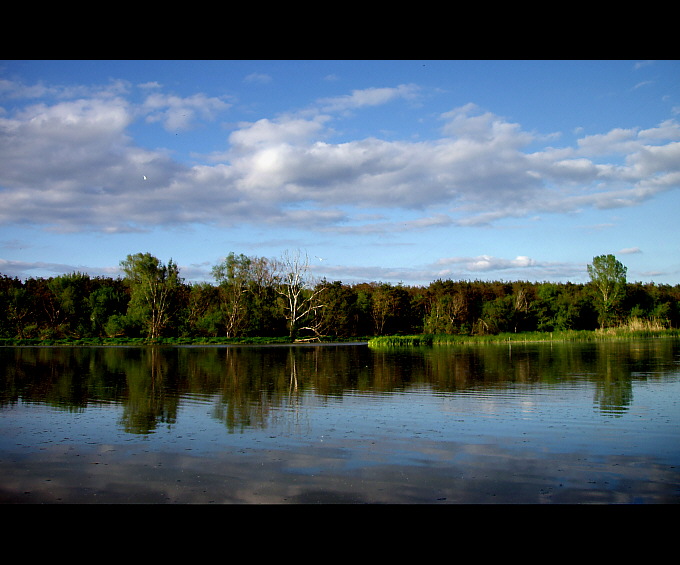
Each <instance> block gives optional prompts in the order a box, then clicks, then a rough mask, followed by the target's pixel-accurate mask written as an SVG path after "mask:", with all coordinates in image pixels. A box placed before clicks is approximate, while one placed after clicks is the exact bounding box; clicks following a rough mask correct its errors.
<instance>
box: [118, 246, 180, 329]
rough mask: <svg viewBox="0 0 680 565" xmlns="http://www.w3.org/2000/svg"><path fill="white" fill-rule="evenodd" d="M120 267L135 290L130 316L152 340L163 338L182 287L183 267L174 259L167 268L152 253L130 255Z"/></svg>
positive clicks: (132, 289) (132, 290) (132, 296)
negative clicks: (162, 333)
mask: <svg viewBox="0 0 680 565" xmlns="http://www.w3.org/2000/svg"><path fill="white" fill-rule="evenodd" d="M120 266H121V268H122V269H123V272H124V273H125V278H126V280H127V281H128V283H129V284H130V287H131V298H130V305H129V308H128V314H131V315H133V316H135V317H138V318H139V319H140V321H141V322H142V323H143V324H144V325H145V326H146V328H147V335H148V336H149V337H150V338H152V339H153V338H157V337H159V336H160V335H161V332H162V331H163V329H164V328H165V327H166V326H167V324H168V322H169V320H170V316H171V314H172V308H173V307H174V304H173V299H174V297H175V294H176V293H177V291H178V289H179V287H180V285H181V279H180V277H179V267H178V266H177V264H176V263H174V262H173V261H172V259H170V261H169V262H168V264H167V265H164V264H163V263H162V262H161V261H160V260H158V259H157V258H156V257H154V256H153V255H151V254H150V253H136V254H134V255H128V256H127V259H125V260H124V261H121V262H120Z"/></svg>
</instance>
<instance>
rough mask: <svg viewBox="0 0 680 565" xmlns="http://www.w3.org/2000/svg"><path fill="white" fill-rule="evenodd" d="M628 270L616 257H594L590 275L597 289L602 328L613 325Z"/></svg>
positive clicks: (589, 268) (589, 267)
mask: <svg viewBox="0 0 680 565" xmlns="http://www.w3.org/2000/svg"><path fill="white" fill-rule="evenodd" d="M627 270H628V269H627V268H626V267H624V266H623V264H622V263H621V262H620V261H618V260H617V259H616V257H614V255H599V256H597V257H593V262H592V264H589V265H588V275H590V280H591V282H592V284H593V286H594V287H595V289H596V294H597V298H598V300H597V306H598V312H599V314H600V316H599V320H600V326H602V327H605V326H607V325H609V324H611V323H612V321H613V319H614V315H615V314H616V309H617V307H618V306H619V304H620V302H621V299H622V298H623V296H624V293H625V289H626V272H627Z"/></svg>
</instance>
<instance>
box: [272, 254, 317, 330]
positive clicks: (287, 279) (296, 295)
mask: <svg viewBox="0 0 680 565" xmlns="http://www.w3.org/2000/svg"><path fill="white" fill-rule="evenodd" d="M275 265H276V269H275V272H276V278H277V282H278V284H277V287H276V288H277V292H278V293H279V295H280V296H281V298H282V300H283V309H284V316H285V317H286V320H287V322H288V335H289V337H290V338H291V339H295V338H296V337H297V334H298V332H299V331H300V330H305V329H306V330H311V331H312V332H314V333H315V334H317V335H318V333H319V322H320V321H319V319H318V317H317V316H316V314H317V313H318V312H319V311H320V310H321V309H322V308H324V304H323V303H322V302H321V300H320V298H321V295H322V294H323V293H324V291H325V290H326V287H325V285H321V284H317V283H316V281H315V280H314V278H313V277H312V276H311V274H310V272H309V257H308V256H307V255H306V254H305V255H302V253H301V252H300V251H297V252H295V253H290V252H288V251H286V252H285V253H284V254H283V255H282V257H281V259H280V260H278V261H276V262H275ZM305 324H306V325H305Z"/></svg>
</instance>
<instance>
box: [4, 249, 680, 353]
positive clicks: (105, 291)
mask: <svg viewBox="0 0 680 565" xmlns="http://www.w3.org/2000/svg"><path fill="white" fill-rule="evenodd" d="M121 267H122V268H123V272H124V276H123V277H118V278H107V277H91V276H89V275H87V274H83V273H78V272H74V273H70V274H65V275H61V276H57V277H50V278H29V279H26V280H20V279H18V278H11V277H8V276H6V275H0V344H5V345H10V344H12V345H14V344H42V345H49V344H76V343H77V344H95V345H96V344H101V345H124V344H141V343H158V344H171V345H172V344H176V345H177V344H228V343H232V344H239V343H290V342H296V341H311V340H318V341H352V340H367V339H368V338H367V337H366V336H370V337H371V338H372V339H371V344H375V345H380V344H383V345H384V344H389V343H393V344H416V343H418V344H421V343H433V344H434V343H460V342H461V341H467V340H471V339H474V340H476V341H509V340H515V339H519V340H524V341H526V340H539V339H540V340H549V339H553V340H554V339H561V340H567V339H596V338H603V337H616V336H624V335H628V336H639V335H676V333H675V332H676V331H677V330H678V329H680V285H675V286H672V285H664V284H655V283H641V282H635V283H630V282H627V281H626V278H625V277H626V268H625V267H624V266H623V265H622V264H621V263H620V262H618V261H617V260H616V258H615V257H613V256H611V255H602V256H600V257H595V258H594V260H593V263H592V265H589V266H588V274H589V275H590V279H591V280H590V282H588V283H584V284H577V283H554V282H529V281H514V282H506V281H454V280H437V281H434V282H432V283H430V284H429V285H426V286H407V285H403V284H391V283H384V282H370V283H357V284H347V283H343V282H341V281H328V280H326V279H321V280H318V279H315V278H314V277H313V276H312V271H311V268H310V264H309V261H308V258H307V257H306V256H305V255H303V254H301V253H299V252H298V253H293V254H290V253H286V254H284V256H283V257H282V258H280V259H267V258H263V257H248V256H245V255H236V254H234V253H230V254H229V255H228V256H227V257H226V258H225V260H224V261H223V262H222V263H220V264H218V265H215V266H214V267H213V270H212V274H213V278H214V282H200V283H187V282H185V281H184V280H183V279H182V277H181V273H180V269H179V267H178V266H177V265H176V264H175V263H173V262H172V261H170V262H169V263H168V264H167V265H166V264H164V263H162V262H161V261H160V260H159V259H158V258H156V257H154V256H153V255H151V254H149V253H137V254H135V255H128V256H127V258H126V259H125V260H123V261H121ZM390 336H391V337H390Z"/></svg>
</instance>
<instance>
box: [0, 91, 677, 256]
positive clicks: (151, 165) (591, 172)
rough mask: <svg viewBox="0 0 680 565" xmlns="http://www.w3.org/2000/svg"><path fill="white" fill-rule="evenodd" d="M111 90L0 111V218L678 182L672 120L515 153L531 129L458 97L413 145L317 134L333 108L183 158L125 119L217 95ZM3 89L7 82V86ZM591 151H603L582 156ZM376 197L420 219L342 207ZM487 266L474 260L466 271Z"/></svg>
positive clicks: (214, 108) (132, 217) (172, 119)
mask: <svg viewBox="0 0 680 565" xmlns="http://www.w3.org/2000/svg"><path fill="white" fill-rule="evenodd" d="M0 86H2V85H0ZM125 87H126V85H124V84H114V83H111V84H109V85H107V87H106V88H105V89H104V88H100V89H98V90H97V92H98V93H99V94H97V95H96V96H92V97H88V98H78V99H76V100H67V101H57V102H55V103H52V104H48V103H46V102H42V103H40V104H34V105H30V106H26V107H25V108H21V109H19V110H17V111H13V112H8V113H6V115H4V116H0V189H1V190H2V192H3V198H2V201H1V202H0V222H2V223H4V224H10V223H12V222H17V223H35V224H48V225H52V226H58V227H59V228H60V229H73V230H77V229H81V228H86V227H87V228H93V227H96V228H98V229H101V230H102V231H106V232H115V231H125V230H138V229H143V228H145V227H150V226H154V225H160V224H166V223H167V224H181V223H195V222H203V223H208V224H224V225H231V224H233V223H235V222H238V223H243V222H248V221H253V222H263V221H268V222H270V223H271V222H274V223H275V222H280V223H290V222H291V221H295V222H296V223H297V225H298V226H299V227H302V228H304V227H309V228H312V229H321V228H324V229H332V228H337V229H338V230H339V231H342V230H344V231H346V232H351V231H355V232H357V231H359V232H360V231H364V232H365V231H380V230H385V229H387V228H388V227H390V228H391V229H423V228H424V227H425V226H433V227H435V226H442V225H450V224H451V223H453V222H455V223H457V224H459V225H468V226H471V225H479V224H483V223H493V222H497V221H500V220H502V219H504V218H512V217H522V216H527V215H534V214H536V213H539V212H554V213H558V212H559V213H564V212H571V211H575V210H579V209H583V208H587V207H596V208H608V207H615V206H631V205H635V204H637V203H640V202H642V201H644V200H645V199H647V198H649V197H651V196H652V195H654V194H656V193H658V192H660V191H664V190H670V189H673V188H678V187H680V165H679V163H680V126H679V125H678V124H677V122H675V121H674V120H667V121H664V122H663V123H661V124H659V126H658V127H655V128H648V129H645V130H633V129H613V130H612V131H610V132H607V133H603V134H601V135H591V136H586V137H583V138H581V139H580V140H579V141H578V144H577V146H576V147H562V148H553V147H546V148H545V149H544V150H542V151H536V152H533V153H527V152H526V151H525V148H526V147H528V145H529V144H530V143H532V142H536V141H537V140H538V137H537V136H535V135H533V134H530V133H528V132H525V131H523V130H522V129H521V126H520V125H519V124H516V123H511V122H508V121H507V120H505V119H503V118H501V117H499V116H496V115H494V114H492V113H491V112H486V111H481V110H480V109H479V108H478V107H477V106H475V105H474V104H467V105H465V106H462V107H460V108H455V109H453V110H451V111H450V112H446V113H445V114H443V115H442V119H443V128H442V137H440V138H439V139H436V140H432V141H420V142H412V141H407V140H398V141H387V140H382V139H379V138H376V137H370V138H365V139H357V140H354V141H349V142H344V143H332V141H331V140H332V133H333V132H332V130H331V129H330V127H331V125H332V124H333V123H334V121H333V120H334V119H335V118H333V117H332V116H331V115H329V114H327V113H326V114H322V113H318V112H308V113H302V114H297V115H281V116H278V117H272V118H262V119H259V120H257V121H254V122H242V123H239V124H237V125H236V127H235V129H234V130H233V131H232V132H231V134H230V135H229V137H228V146H227V147H226V148H225V150H224V151H221V152H219V153H215V154H213V155H212V156H211V157H210V162H209V163H204V164H197V165H195V166H193V167H187V166H184V165H180V164H179V163H177V162H175V161H173V160H172V158H171V157H170V156H169V154H167V153H165V152H163V151H159V150H153V151H152V150H148V149H144V148H141V147H138V146H136V145H135V144H134V143H133V141H132V140H131V139H130V137H129V126H130V125H131V124H132V123H133V121H134V120H135V119H136V118H138V117H140V116H142V117H146V119H147V120H148V121H152V122H153V121H160V122H162V123H163V124H164V126H165V127H166V128H168V129H170V130H172V129H182V128H186V127H189V126H190V125H191V124H192V123H195V121H196V120H198V119H202V120H214V119H216V118H217V117H218V116H219V115H220V114H221V113H222V112H225V111H227V110H228V109H229V108H230V105H229V103H228V102H226V101H225V100H223V99H221V98H216V97H208V96H205V95H202V94H196V95H194V96H188V97H178V96H171V95H166V94H163V93H162V92H154V93H153V94H151V95H149V96H147V97H146V99H145V100H144V101H143V103H142V104H141V105H139V106H135V105H133V104H132V103H131V102H130V101H128V100H127V99H126V98H124V97H123V96H122V95H118V96H113V95H112V94H113V93H114V92H124V89H125ZM42 88H43V90H44V89H45V88H46V87H42ZM4 89H5V91H11V92H13V93H16V92H18V90H17V89H18V87H17V85H15V84H14V85H12V84H7V83H5V84H4ZM12 89H14V90H12ZM102 92H106V96H104V95H102V94H101V93H102ZM25 94H26V92H24V95H25ZM417 95H418V89H417V88H416V87H414V86H413V85H401V86H398V87H396V88H375V89H365V90H361V91H353V92H352V93H351V94H349V95H347V96H340V97H334V98H327V99H324V100H321V101H319V102H318V106H317V110H323V111H324V112H331V111H332V112H342V111H345V110H348V109H359V108H368V107H371V106H376V105H380V104H385V103H388V102H391V101H395V100H398V99H402V100H412V99H414V97H416V96H417ZM606 156H610V157H611V159H610V160H608V161H605V162H602V161H601V160H600V161H596V160H595V158H598V159H602V158H603V157H606ZM144 175H145V176H147V177H148V179H149V180H148V181H146V182H142V178H143V176H144ZM303 205H304V206H306V207H308V211H302V210H301V208H300V207H301V206H303ZM390 209H391V210H408V211H410V212H415V213H417V214H420V218H416V219H411V220H409V221H406V222H399V221H398V220H393V219H390V220H388V221H387V222H384V223H380V222H377V223H373V224H362V223H361V222H358V221H357V218H358V216H354V217H353V216H352V214H353V213H357V214H358V213H359V212H361V211H362V210H363V211H376V210H380V211H385V210H390ZM349 210H352V211H351V212H350V211H349ZM491 264H493V265H498V264H499V263H497V262H493V263H491ZM491 264H487V263H485V262H484V260H483V259H482V260H480V262H479V263H478V264H477V267H476V268H478V269H482V268H485V267H487V268H488V265H491ZM513 266H514V267H519V266H521V265H519V264H514V265H513Z"/></svg>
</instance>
